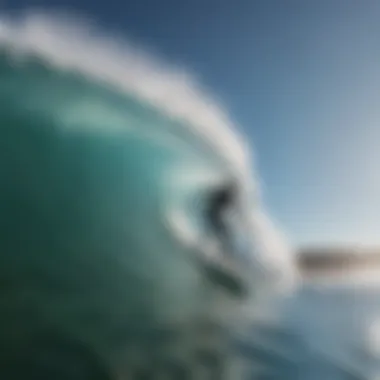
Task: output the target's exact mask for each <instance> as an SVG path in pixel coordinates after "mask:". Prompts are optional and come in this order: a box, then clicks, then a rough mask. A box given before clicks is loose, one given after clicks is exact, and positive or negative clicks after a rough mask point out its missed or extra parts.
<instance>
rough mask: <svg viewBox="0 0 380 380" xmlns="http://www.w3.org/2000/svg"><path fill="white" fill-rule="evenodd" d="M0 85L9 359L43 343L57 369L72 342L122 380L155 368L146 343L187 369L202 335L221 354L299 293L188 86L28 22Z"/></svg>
mask: <svg viewBox="0 0 380 380" xmlns="http://www.w3.org/2000/svg"><path fill="white" fill-rule="evenodd" d="M0 83H1V85H0V125H1V134H2V138H1V139H0V152H1V154H2V160H1V163H0V168H1V172H2V173H3V175H2V179H1V181H2V186H1V201H0V207H1V209H2V213H1V216H0V222H1V224H2V227H3V231H4V235H3V236H2V237H1V239H0V246H1V252H2V253H1V256H0V259H1V265H0V268H1V269H0V280H1V281H2V284H4V287H3V288H2V292H3V294H2V297H1V301H0V310H1V311H2V317H1V318H2V322H1V325H2V326H3V327H5V328H2V329H0V335H1V339H0V341H1V342H2V343H1V344H2V345H3V346H7V345H9V344H10V342H12V345H13V347H23V348H24V349H25V350H26V351H27V353H26V354H25V357H24V356H23V358H24V359H25V358H26V357H28V352H29V353H30V350H29V351H28V348H27V347H28V344H31V343H30V342H35V340H36V339H37V340H38V342H39V343H38V344H40V345H41V344H42V343H41V338H40V335H41V334H42V335H43V336H44V339H45V338H46V339H45V340H44V339H42V342H45V343H43V344H42V347H40V346H38V345H37V346H38V347H40V348H37V349H35V348H33V351H34V352H36V355H38V353H39V352H42V353H44V352H45V354H46V351H49V352H52V354H51V355H52V357H51V358H50V359H51V360H50V362H52V363H56V362H55V360H56V361H57V363H58V362H59V361H60V360H61V359H57V357H58V358H61V357H62V356H65V355H66V356H67V357H68V359H67V360H68V361H70V360H74V359H73V358H72V357H71V356H72V355H71V354H70V352H72V350H71V349H67V348H64V347H66V346H65V345H63V344H62V339H63V341H65V340H66V339H67V337H71V338H70V339H74V340H76V341H77V342H81V344H84V346H85V347H91V349H92V350H93V351H94V352H95V353H96V355H98V356H101V357H102V358H103V361H100V362H104V363H106V366H107V367H109V368H111V369H112V371H115V368H117V371H121V373H125V371H126V369H125V368H124V367H125V366H127V367H128V365H129V366H130V365H131V363H127V364H126V356H128V357H129V358H132V357H133V358H135V357H137V359H136V360H137V361H138V360H140V359H141V356H143V357H144V358H148V359H149V360H151V357H150V356H149V355H148V353H147V352H148V351H149V350H148V351H147V348H146V344H147V343H146V339H145V338H144V337H146V336H149V337H151V338H152V336H154V337H155V339H158V340H160V339H161V341H162V339H164V340H165V339H166V340H169V341H170V342H172V340H170V339H169V338H168V336H171V337H172V336H173V334H174V336H175V337H176V338H175V339H174V340H175V342H177V343H176V344H174V347H175V348H173V347H172V346H170V347H171V348H170V349H169V348H168V350H166V351H165V354H168V355H169V356H170V355H174V356H176V357H177V356H178V357H179V358H178V357H177V359H178V360H179V361H181V360H184V361H186V360H188V359H186V360H185V359H183V358H184V357H185V358H188V352H189V350H190V351H191V350H192V349H193V348H194V346H196V347H198V346H197V345H199V344H202V347H203V346H204V345H205V343H204V342H203V340H205V339H204V325H205V324H210V323H211V325H212V326H219V327H220V326H222V332H220V330H218V329H217V330H218V332H217V333H216V335H212V334H211V335H212V337H211V338H210V339H211V340H213V341H214V340H215V337H218V339H219V338H220V337H221V336H223V335H224V332H225V331H227V330H229V329H235V328H240V327H241V326H242V323H243V321H250V320H252V319H253V318H254V315H255V312H256V311H257V310H258V309H260V308H261V306H258V305H259V303H258V299H259V298H260V295H261V294H265V295H268V294H269V293H268V292H265V290H266V289H269V290H270V294H273V292H272V291H273V289H275V288H276V286H278V285H280V288H281V289H283V288H285V285H291V284H292V283H293V282H294V278H295V275H294V274H295V272H294V270H293V264H292V256H291V254H290V249H289V248H288V246H287V245H286V244H285V242H284V241H283V239H282V238H281V237H280V234H279V232H278V230H277V229H276V228H275V227H274V225H273V222H272V221H271V219H270V217H269V216H268V215H267V214H266V212H265V210H264V208H263V207H261V206H260V202H259V199H258V196H257V188H258V184H257V181H256V178H253V176H252V168H251V164H250V162H251V159H250V152H249V150H248V149H247V148H246V147H245V146H244V144H243V143H242V139H241V138H240V137H239V135H238V134H237V133H236V131H235V127H234V125H233V123H232V122H231V121H230V120H229V118H228V116H227V114H226V113H225V112H224V111H223V109H222V108H221V107H220V106H218V105H217V104H216V102H215V101H213V100H212V98H210V97H209V96H207V95H205V92H204V90H202V88H201V87H200V85H198V84H196V82H194V80H193V79H192V78H191V77H190V76H189V75H188V74H186V72H184V71H183V70H180V69H179V68H177V67H174V66H170V65H167V64H165V63H162V62H159V61H158V60H156V59H154V58H153V57H152V56H150V55H149V54H146V53H144V52H142V51H141V50H140V49H138V48H137V47H134V46H132V45H131V44H130V43H127V42H125V41H124V40H123V41H122V40H121V39H120V38H116V37H113V36H110V35H108V36H107V35H105V34H102V33H101V32H99V31H98V30H97V29H96V28H94V27H93V26H91V25H90V24H83V23H82V22H80V21H79V20H78V19H77V18H76V19H74V18H72V17H68V16H65V17H63V16H59V17H57V16H56V15H55V16H52V15H42V14H28V15H27V16H23V17H21V18H13V19H10V18H5V17H3V18H2V19H1V20H0ZM230 184H233V186H232V188H233V202H232V203H231V201H228V202H227V203H228V204H227V206H228V207H227V209H226V211H225V210H224V209H222V211H225V212H226V214H223V215H222V214H219V213H217V214H215V211H213V210H214V209H212V208H210V209H209V208H208V207H209V202H211V201H210V199H211V200H213V199H214V198H213V197H214V196H215V194H216V195H218V196H219V195H220V194H221V193H222V194H226V192H225V188H227V190H229V189H230ZM221 190H223V191H222V192H221ZM227 194H229V193H228V192H227ZM231 204H232V205H231ZM230 206H231V207H230ZM217 211H218V210H217ZM218 212H219V211H218ZM209 213H210V214H209ZM214 214H215V215H217V218H219V219H215V215H214ZM213 215H214V216H213ZM211 216H212V218H211ZM209 217H210V218H209ZM215 220H216V221H215ZM242 289H244V292H243V293H244V294H248V296H241V294H240V293H241V292H242ZM28 307H29V309H28V310H29V312H28V313H26V312H25V308H28ZM200 325H201V327H202V328H200ZM202 329H203V330H202ZM211 330H212V329H210V331H211ZM47 331H48V332H49V331H50V332H49V333H47ZM164 332H165V333H164ZM44 334H45V335H46V334H47V335H48V336H45V335H44ZM57 334H58V336H59V337H64V338H59V337H58V338H57V337H56V335H57ZM152 334H153V335H152ZM157 334H158V335H157ZM160 334H161V335H160ZM52 336H53V338H52ZM162 336H163V337H162ZM159 337H161V338H159ZM144 339H145V340H144ZM166 340H165V341H166ZM206 340H207V339H206ZM151 341H152V340H151ZM178 341H179V342H180V345H179V346H178ZM201 341H202V343H200V342H201ZM219 341H220V339H219V340H217V342H219ZM131 342H132V343H133V345H132V346H131V347H132V348H131V347H130V346H128V344H129V343H131ZM33 344H34V343H33ZM168 344H169V343H168ZM170 344H172V343H170ZM218 344H219V343H217V344H216V345H217V346H218ZM69 346H70V345H69ZM148 346H149V347H150V348H152V347H151V346H150V345H148ZM25 347H26V348H25ZM33 347H35V346H33ZM62 347H63V348H62ZM160 347H163V346H162V344H161V346H160ZM130 349H132V350H135V351H136V350H137V351H136V352H135V353H134V354H133V355H132V354H131V355H130V354H128V355H127V354H126V353H127V352H129V351H128V350H130ZM44 350H45V351H44ZM152 350H153V349H152ZM5 351H6V350H5ZM211 351H213V352H216V351H217V349H216V348H215V347H214V348H213V349H212V350H211ZM81 352H82V351H81ZM149 352H150V351H149ZM161 353H162V352H161ZM169 353H170V354H169ZM55 354H56V355H57V357H55V356H54V355H55ZM156 354H158V353H157V350H156V351H154V350H153V351H152V355H153V356H154V355H156ZM41 355H42V354H41ZM49 355H50V354H49ZM70 355H71V356H70ZM78 355H79V356H80V355H81V354H78ZM33 358H34V359H28V360H30V361H31V363H32V364H30V363H29V362H28V360H27V363H29V364H27V365H25V366H24V367H25V368H24V370H25V371H27V372H28V371H29V372H30V371H32V372H33V369H31V367H30V366H32V367H33V366H35V365H36V364H35V363H39V360H40V358H39V357H37V358H35V356H33ZM139 358H140V359H139ZM24 359H23V360H24ZM148 359H146V360H148ZM12 360H13V358H12ZM12 360H11V359H10V360H8V362H10V363H11V362H12ZM25 360H26V359H25ZM86 360H87V359H86ZM131 360H132V359H131ZM133 360H135V359H133ZM144 360H145V359H144ZM152 360H153V359H152ZM57 363H56V364H57ZM59 365H61V366H62V364H59ZM59 365H58V364H57V366H59ZM123 366H124V367H123ZM69 367H70V365H69V364H67V365H65V370H66V369H67V368H69ZM71 367H72V365H71ZM74 367H75V368H76V367H77V366H76V365H75V366H74ZM33 368H34V367H33ZM129 369H130V367H129ZM13 370H14V367H12V371H13ZM39 370H40V369H38V368H37V369H36V371H37V372H38V371H39ZM127 370H128V369H127ZM60 371H62V368H61V369H60ZM27 372H26V373H27ZM23 376H24V377H25V374H24V375H23ZM68 376H69V375H68ZM73 376H74V375H73V374H70V376H69V377H70V378H75V377H73ZM181 376H182V377H181ZM20 378H21V375H20ZM179 378H183V373H182V375H179ZM232 378H235V377H232Z"/></svg>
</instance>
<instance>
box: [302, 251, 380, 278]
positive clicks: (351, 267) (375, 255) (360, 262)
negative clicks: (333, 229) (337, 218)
mask: <svg viewBox="0 0 380 380" xmlns="http://www.w3.org/2000/svg"><path fill="white" fill-rule="evenodd" d="M297 266H298V268H299V270H300V272H301V273H302V274H303V275H306V276H308V275H318V274H322V275H323V274H335V273H336V274H343V273H348V272H352V271H354V272H356V271H357V270H360V271H362V270H367V269H375V270H376V269H379V270H380V247H378V248H366V249H364V248H353V247H331V248H326V247H321V248H318V247H311V248H306V249H301V250H299V253H298V255H297Z"/></svg>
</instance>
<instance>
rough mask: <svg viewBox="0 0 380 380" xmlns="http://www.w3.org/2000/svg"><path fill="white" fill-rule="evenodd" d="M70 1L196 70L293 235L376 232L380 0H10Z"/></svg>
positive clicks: (339, 236)
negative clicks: (251, 150)
mask: <svg viewBox="0 0 380 380" xmlns="http://www.w3.org/2000/svg"><path fill="white" fill-rule="evenodd" d="M25 5H29V6H31V5H37V6H45V5H49V7H52V6H56V7H64V8H67V7H68V8H71V9H74V10H79V11H82V12H85V13H86V14H90V15H93V16H95V17H96V19H97V20H99V21H100V22H101V23H102V24H103V25H105V26H110V27H111V29H115V28H116V29H118V30H119V31H125V32H126V33H128V35H129V36H132V38H134V39H135V40H137V41H140V42H142V43H143V44H145V45H147V46H148V47H149V48H151V49H154V50H156V51H157V52H158V53H160V54H162V55H163V56H166V57H168V58H169V59H171V60H172V61H174V62H178V63H183V64H185V65H186V66H187V67H190V68H191V69H193V70H195V71H196V72H197V73H198V74H199V76H200V77H201V78H202V80H203V82H204V83H205V84H206V85H207V86H208V87H209V88H211V89H212V90H213V91H214V92H216V93H217V95H218V96H219V97H220V98H221V99H222V101H223V102H224V103H225V104H226V105H227V107H228V109H229V111H230V113H231V114H232V117H233V119H234V120H235V121H236V122H237V123H238V124H239V125H240V127H241V128H242V129H243V130H244V132H245V133H246V134H248V136H249V137H250V138H251V139H252V142H253V143H254V145H255V147H256V151H257V154H256V155H257V157H258V162H257V163H258V167H259V170H260V172H261V175H262V177H263V180H264V183H265V200H266V203H267V204H268V205H269V208H270V210H271V211H272V213H273V214H274V216H275V217H276V218H277V219H278V220H279V222H280V223H281V224H282V225H283V226H284V227H285V229H286V231H287V232H288V233H289V234H290V237H291V238H292V240H293V241H294V242H296V243H309V242H323V243H325V242H326V243H328V242H362V243H380V1H376V0H314V1H312V0H298V1H295V0H277V1H274V0H135V1H126V0H107V1H104V0H102V1H99V0H98V1H96V0H68V1H64V0H45V1H33V0H5V1H4V0H3V2H2V4H1V3H0V7H2V8H3V9H4V7H5V8H6V9H7V8H8V9H18V8H20V7H21V8H22V7H25Z"/></svg>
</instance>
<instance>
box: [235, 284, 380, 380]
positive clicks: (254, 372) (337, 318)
mask: <svg viewBox="0 0 380 380" xmlns="http://www.w3.org/2000/svg"><path fill="white" fill-rule="evenodd" d="M379 323H380V287H367V286H362V287H360V286H358V285H355V286H344V287H325V288H322V287H315V286H312V285H305V286H304V287H303V288H302V289H300V291H299V292H298V293H297V294H295V296H294V297H293V298H292V299H291V300H289V301H287V304H286V305H285V311H284V315H283V316H282V317H281V318H279V319H278V322H277V324H276V325H273V324H265V323H260V324H257V325H256V326H254V327H253V328H252V331H251V336H250V343H247V342H246V343H244V344H242V346H241V352H242V353H244V356H245V357H246V359H247V361H249V360H250V361H251V363H254V364H253V365H252V364H251V365H247V368H248V369H247V370H246V371H247V372H246V378H249V379H255V380H264V379H265V380H277V379H281V380H288V379H289V380H296V379H299V380H322V379H324V380H354V379H355V380H367V379H368V380H372V379H373V380H374V379H378V378H379V377H378V376H379V375H380V356H379V346H380V341H379V339H380V333H379V332H380V329H379Z"/></svg>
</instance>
